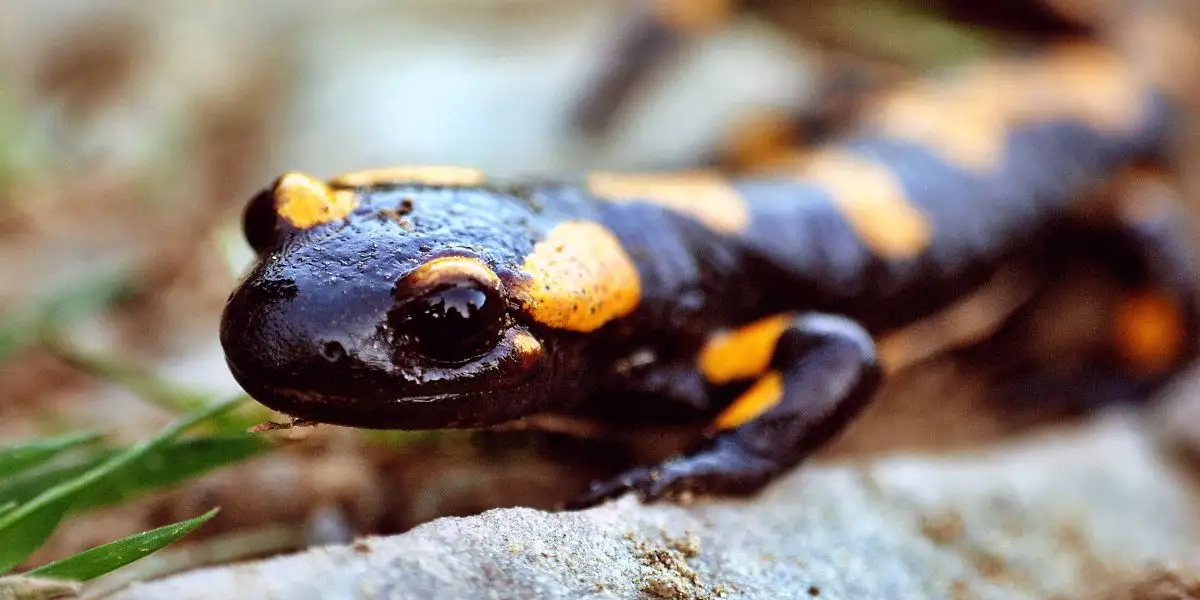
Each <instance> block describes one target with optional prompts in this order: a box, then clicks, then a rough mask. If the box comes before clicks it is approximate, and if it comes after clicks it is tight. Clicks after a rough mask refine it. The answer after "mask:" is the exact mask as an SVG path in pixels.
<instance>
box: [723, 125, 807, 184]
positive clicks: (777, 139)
mask: <svg viewBox="0 0 1200 600" xmlns="http://www.w3.org/2000/svg"><path fill="white" fill-rule="evenodd" d="M795 136H796V131H795V127H794V125H793V122H792V118H791V115H789V114H788V113H787V111H783V110H762V111H756V112H754V113H753V114H751V115H750V116H749V117H747V118H746V119H744V120H743V121H742V122H741V123H737V124H735V127H734V128H733V135H732V136H730V137H729V139H728V141H727V142H726V148H725V154H726V156H727V160H728V161H729V162H730V163H731V165H732V166H733V168H735V169H738V170H741V171H747V170H756V171H758V170H763V169H767V168H770V167H771V166H773V165H776V164H778V163H779V162H780V161H781V160H785V159H786V157H787V156H788V155H789V154H790V153H791V152H793V150H792V145H793V138H794V137H795Z"/></svg>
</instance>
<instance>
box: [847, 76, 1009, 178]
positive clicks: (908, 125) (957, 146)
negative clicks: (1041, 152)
mask: <svg viewBox="0 0 1200 600" xmlns="http://www.w3.org/2000/svg"><path fill="white" fill-rule="evenodd" d="M1012 86H1013V78H1012V77H1011V74H1010V73H1007V72H1006V71H1005V70H1003V69H1002V68H1000V67H999V66H992V65H979V66H977V67H975V68H973V69H968V70H964V72H962V73H961V74H959V76H958V77H956V78H954V79H952V80H948V81H938V80H927V81H922V82H917V83H914V84H911V85H909V86H907V87H905V88H904V89H902V90H900V91H898V92H896V93H894V94H891V95H889V96H887V97H885V98H884V99H883V100H882V101H881V102H880V104H879V105H878V106H876V107H875V108H874V109H873V110H872V111H870V112H869V113H868V114H869V115H870V118H869V120H868V126H869V127H872V128H873V129H874V130H875V131H877V132H878V133H879V134H881V135H884V136H888V137H891V138H894V139H898V140H904V141H906V142H911V143H914V144H918V145H920V146H922V147H924V148H928V149H929V150H930V151H931V152H934V153H936V154H938V155H939V157H940V158H942V159H943V160H945V161H947V162H950V163H952V164H958V165H961V166H963V167H964V168H966V169H968V170H971V171H975V172H986V171H991V170H993V169H995V168H996V166H997V165H998V164H999V162H1000V160H1001V159H1002V158H1003V156H1004V146H1005V143H1006V141H1007V138H1008V127H1009V120H1010V113H1011V112H1012V111H1011V109H1010V107H1009V106H1008V103H1009V102H1010V100H1009V98H1010V97H1011V96H1012V94H1013V90H1012Z"/></svg>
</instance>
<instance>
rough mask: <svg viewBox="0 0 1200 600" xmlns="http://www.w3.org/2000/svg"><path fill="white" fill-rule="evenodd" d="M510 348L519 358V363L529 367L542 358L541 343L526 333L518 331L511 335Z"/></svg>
mask: <svg viewBox="0 0 1200 600" xmlns="http://www.w3.org/2000/svg"><path fill="white" fill-rule="evenodd" d="M511 343H512V348H513V350H514V351H515V352H516V354H517V356H518V357H519V358H520V360H521V363H522V364H523V365H525V366H527V367H528V366H530V365H532V364H533V363H535V362H537V359H539V358H541V356H542V343H541V342H539V341H538V340H537V338H535V337H533V334H531V333H529V332H528V331H518V332H516V333H515V334H513V337H512V342H511Z"/></svg>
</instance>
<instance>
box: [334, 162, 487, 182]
mask: <svg viewBox="0 0 1200 600" xmlns="http://www.w3.org/2000/svg"><path fill="white" fill-rule="evenodd" d="M485 180H486V177H485V176H484V174H483V172H482V171H479V170H477V169H470V168H467V167H455V166H443V165H428V166H401V167H384V168H380V169H367V170H363V171H353V172H350V173H343V174H341V175H338V176H337V177H335V178H333V180H331V182H330V183H332V184H333V185H337V186H344V187H362V186H371V185H379V184H386V183H413V184H419V185H453V186H472V185H482V184H483V182H484V181H485Z"/></svg>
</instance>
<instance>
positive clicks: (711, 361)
mask: <svg viewBox="0 0 1200 600" xmlns="http://www.w3.org/2000/svg"><path fill="white" fill-rule="evenodd" d="M792 317H793V316H792V315H791V314H790V313H782V314H778V315H775V316H771V317H767V318H765V319H759V320H757V321H755V322H753V323H750V324H749V325H746V326H744V327H742V328H740V329H736V330H733V331H726V332H721V333H718V334H716V335H714V336H713V337H712V338H710V339H709V340H708V343H706V344H705V345H704V348H703V349H701V351H700V356H699V358H698V360H697V366H698V367H699V368H700V373H701V374H703V375H704V378H705V379H707V380H708V381H709V382H711V383H714V384H717V385H721V384H725V383H729V382H731V381H736V380H738V379H750V378H752V377H758V376H759V375H762V374H763V372H765V371H766V370H767V367H768V366H770V364H771V355H772V354H773V353H774V352H775V342H776V341H778V340H779V336H780V335H783V332H784V330H786V329H787V328H788V324H789V323H791V321H792Z"/></svg>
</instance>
